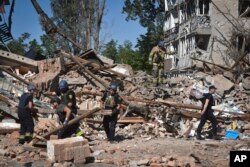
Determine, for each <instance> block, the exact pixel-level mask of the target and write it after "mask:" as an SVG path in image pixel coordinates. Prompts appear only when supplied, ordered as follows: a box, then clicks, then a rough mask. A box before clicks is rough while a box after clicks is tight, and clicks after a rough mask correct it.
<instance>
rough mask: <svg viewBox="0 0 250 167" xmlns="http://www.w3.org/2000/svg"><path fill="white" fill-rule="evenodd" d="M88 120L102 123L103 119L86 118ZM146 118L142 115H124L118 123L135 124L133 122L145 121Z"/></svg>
mask: <svg viewBox="0 0 250 167" xmlns="http://www.w3.org/2000/svg"><path fill="white" fill-rule="evenodd" d="M85 121H86V122H89V123H97V124H102V123H103V121H102V120H94V119H86V120H85ZM144 122H145V121H144V119H143V118H142V117H123V118H122V119H119V120H118V121H117V123H119V124H133V123H144Z"/></svg>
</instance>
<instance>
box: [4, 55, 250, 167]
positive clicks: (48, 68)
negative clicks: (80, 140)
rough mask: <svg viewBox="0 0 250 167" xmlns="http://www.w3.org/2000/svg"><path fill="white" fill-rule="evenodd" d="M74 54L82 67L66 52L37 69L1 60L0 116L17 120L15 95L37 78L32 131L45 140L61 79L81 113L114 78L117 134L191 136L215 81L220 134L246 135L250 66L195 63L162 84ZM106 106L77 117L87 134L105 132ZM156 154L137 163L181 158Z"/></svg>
mask: <svg viewBox="0 0 250 167" xmlns="http://www.w3.org/2000/svg"><path fill="white" fill-rule="evenodd" d="M62 53H64V52H61V54H62ZM64 54H65V55H67V54H66V53H64ZM91 54H93V52H91ZM67 56H68V55H67ZM76 59H77V60H78V61H79V62H81V63H82V64H87V65H86V66H84V67H80V66H79V65H78V64H77V63H76V62H75V61H74V60H73V59H71V58H70V57H67V58H66V59H65V61H59V59H58V58H56V59H53V60H46V61H40V62H38V64H40V65H39V66H38V67H39V68H38V71H36V72H34V70H33V69H30V71H28V72H27V73H19V72H18V73H17V72H16V71H19V70H18V67H16V70H14V71H10V69H9V68H6V67H2V66H1V65H0V67H1V69H3V70H2V74H3V75H2V77H1V80H0V97H1V98H0V103H1V104H3V105H1V108H0V110H1V111H2V117H3V118H4V117H6V116H11V117H12V118H14V119H16V120H17V121H18V117H17V113H16V109H17V108H16V106H17V104H18V98H19V97H20V95H21V94H22V92H24V91H26V90H25V89H26V86H25V85H27V84H28V83H33V84H35V85H36V86H37V87H38V90H39V93H38V95H37V97H36V99H35V100H34V103H35V105H36V108H37V109H38V115H37V117H36V119H37V120H36V126H35V136H36V137H37V138H38V139H40V140H46V139H44V138H43V137H41V136H42V135H43V134H46V133H48V132H50V131H52V130H53V129H55V128H57V127H59V124H58V123H57V122H58V121H57V117H56V114H55V113H54V111H53V110H52V109H51V107H50V104H49V102H50V97H49V94H50V92H53V91H56V89H57V84H58V82H59V81H60V80H62V79H64V80H67V81H68V83H69V86H70V88H72V89H73V90H74V92H75V94H76V99H77V106H78V108H79V111H78V114H79V115H82V114H84V113H86V112H87V111H90V110H93V109H94V108H96V107H101V102H100V99H101V96H102V94H103V93H104V91H105V90H106V88H107V86H108V85H109V84H110V83H111V82H115V83H116V84H117V85H118V86H119V91H118V92H119V95H120V96H121V97H122V99H123V101H124V106H126V107H124V108H123V110H122V111H121V112H120V117H119V118H120V119H119V120H118V125H119V126H117V129H116V131H117V134H118V137H119V136H120V137H121V138H123V139H131V138H135V137H139V138H141V139H142V140H143V141H149V140H151V139H154V138H165V137H176V138H182V137H183V138H190V137H191V138H192V137H194V136H195V135H196V134H195V130H196V129H197V126H198V124H199V118H200V113H199V111H200V107H201V100H200V98H201V97H202V96H203V95H204V93H207V92H208V87H209V86H210V85H214V86H215V87H217V92H216V94H215V96H214V98H215V106H214V110H215V115H216V116H217V119H218V121H219V125H220V128H221V129H220V130H219V132H220V134H221V136H223V137H224V138H228V137H227V136H226V134H229V133H235V132H237V133H238V136H237V138H239V139H249V137H250V124H249V122H248V121H249V118H250V117H249V114H250V96H249V94H250V73H248V72H245V73H243V74H241V75H240V76H239V77H236V76H235V75H234V74H233V73H231V72H224V73H221V72H220V73H211V72H210V73H209V72H206V71H199V70H198V69H195V68H194V69H191V70H192V71H193V72H192V73H186V74H185V73H184V74H176V75H175V76H174V77H170V78H167V77H165V78H164V81H163V84H162V85H159V86H155V85H154V84H153V78H152V76H151V75H148V74H147V73H146V72H143V71H138V72H133V71H132V70H131V67H128V66H122V65H117V66H116V65H110V64H107V63H105V62H102V61H101V60H100V59H98V58H96V57H95V58H94V59H95V61H94V62H92V59H93V58H92V59H91V60H88V59H84V58H80V57H76ZM96 62H98V63H96ZM1 69H0V70H1ZM20 69H21V67H20ZM189 70H190V69H189ZM28 74H32V75H28ZM104 112H107V111H100V112H98V113H96V114H94V115H92V116H91V117H88V118H87V119H84V120H83V121H81V127H80V128H81V130H82V131H83V132H84V135H85V136H86V137H88V138H89V139H91V140H103V139H105V138H106V135H105V133H104V131H103V130H101V131H100V127H101V128H102V126H101V125H102V117H103V115H105V114H104ZM16 130H17V129H13V130H12V131H16ZM210 130H211V126H210V125H209V124H206V125H205V127H204V135H207V136H209V135H211V133H210ZM13 152H14V153H16V152H18V151H13V150H9V152H8V153H4V155H6V156H7V157H10V158H11V157H12V156H14V155H13V154H14V153H13ZM71 152H72V150H71ZM28 154H29V155H30V154H31V153H28ZM65 154H66V153H65ZM32 156H33V157H34V156H35V155H32ZM32 156H31V157H32ZM42 156H43V155H42ZM76 156H78V155H76ZM16 157H18V156H16ZM37 158H39V156H38V157H37ZM71 158H72V157H71ZM160 159H161V160H159V161H153V160H150V159H148V160H147V161H146V160H145V161H144V159H142V160H141V162H136V163H139V164H137V165H149V164H154V163H156V164H160V165H162V164H168V163H177V164H179V163H180V164H182V162H178V161H179V160H178V159H179V158H166V157H161V158H160ZM163 159H164V160H163ZM96 160H98V159H96ZM189 160H191V161H192V162H191V161H190V163H191V164H192V163H193V160H192V158H191V159H190V157H189ZM103 161H105V162H106V161H107V162H108V161H109V160H103V159H102V160H100V162H103ZM186 162H187V161H186ZM122 163H125V162H122ZM169 166H171V165H169Z"/></svg>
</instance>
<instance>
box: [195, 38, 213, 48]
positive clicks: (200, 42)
mask: <svg viewBox="0 0 250 167" xmlns="http://www.w3.org/2000/svg"><path fill="white" fill-rule="evenodd" d="M209 39H210V35H197V36H196V46H197V47H198V48H199V49H202V50H207V48H208V43H209Z"/></svg>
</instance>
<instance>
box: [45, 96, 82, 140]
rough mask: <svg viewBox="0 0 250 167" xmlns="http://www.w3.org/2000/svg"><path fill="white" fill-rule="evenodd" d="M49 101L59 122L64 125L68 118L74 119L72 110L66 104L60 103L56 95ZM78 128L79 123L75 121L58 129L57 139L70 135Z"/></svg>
mask: <svg viewBox="0 0 250 167" xmlns="http://www.w3.org/2000/svg"><path fill="white" fill-rule="evenodd" d="M50 103H51V104H52V107H53V109H55V110H56V114H57V115H58V117H59V121H60V123H61V124H63V125H64V126H66V125H67V124H68V122H69V121H70V120H72V119H74V115H73V114H72V110H71V109H70V108H69V107H68V106H67V105H65V104H63V103H61V100H60V99H59V98H58V97H57V96H53V97H51V100H50ZM78 128H79V123H75V124H73V125H70V126H69V127H67V128H65V129H63V130H61V131H59V133H58V139H64V138H67V137H71V136H72V135H73V134H75V133H76V131H77V130H78Z"/></svg>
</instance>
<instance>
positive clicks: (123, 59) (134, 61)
mask: <svg viewBox="0 0 250 167" xmlns="http://www.w3.org/2000/svg"><path fill="white" fill-rule="evenodd" d="M132 47H133V45H132V43H131V42H130V41H124V43H123V45H120V46H119V47H118V58H119V60H118V62H119V63H122V64H128V65H130V66H131V67H132V68H133V69H134V70H139V69H140V67H141V63H140V62H141V56H140V55H139V52H138V51H134V50H133V48H132Z"/></svg>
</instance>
